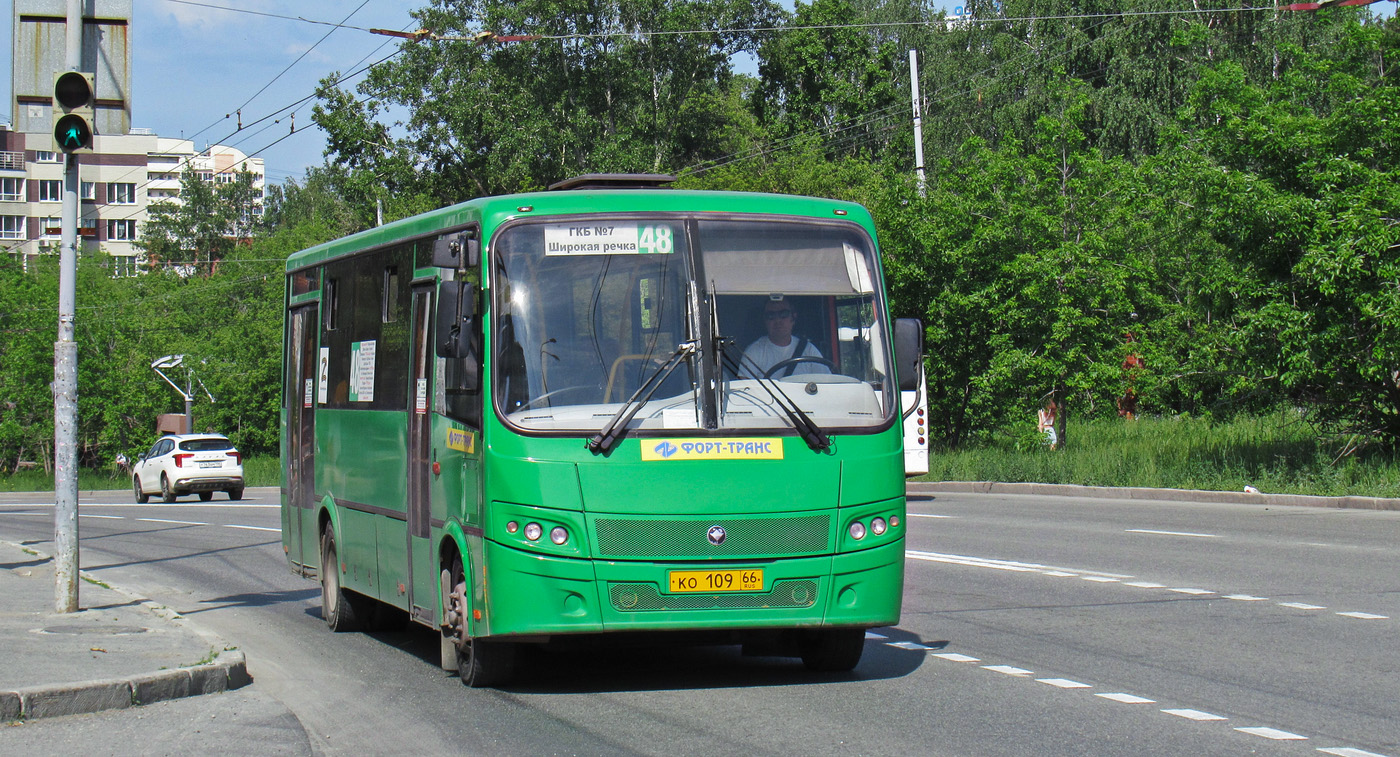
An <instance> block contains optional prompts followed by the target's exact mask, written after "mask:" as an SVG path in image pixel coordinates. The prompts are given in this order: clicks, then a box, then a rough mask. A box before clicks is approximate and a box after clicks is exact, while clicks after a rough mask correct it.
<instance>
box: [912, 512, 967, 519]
mask: <svg viewBox="0 0 1400 757" xmlns="http://www.w3.org/2000/svg"><path fill="white" fill-rule="evenodd" d="M905 515H908V516H909V517H911V518H956V517H958V516H956V515H929V514H927V513H905Z"/></svg>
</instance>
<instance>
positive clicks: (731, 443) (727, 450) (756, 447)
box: [642, 437, 783, 461]
mask: <svg viewBox="0 0 1400 757" xmlns="http://www.w3.org/2000/svg"><path fill="white" fill-rule="evenodd" d="M642 459H643V460H648V461H650V460H782V459H783V440H782V439H774V438H771V437H769V438H763V439H655V440H648V441H646V442H644V443H643V444H642Z"/></svg>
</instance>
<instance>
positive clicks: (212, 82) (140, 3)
mask: <svg viewBox="0 0 1400 757" xmlns="http://www.w3.org/2000/svg"><path fill="white" fill-rule="evenodd" d="M197 1H199V2H207V3H208V4H210V5H221V6H228V7H238V8H242V9H246V10H251V11H261V12H265V13H273V14H277V15H281V16H301V17H304V18H308V19H312V20H315V21H328V22H334V23H340V22H342V21H343V22H344V23H345V24H348V25H352V26H361V27H366V28H381V29H403V28H405V27H407V26H409V25H410V24H412V23H413V19H412V18H411V17H410V16H409V11H410V10H411V9H415V8H419V7H422V6H424V5H426V0H321V1H320V2H308V1H307V0H197ZM362 3H363V7H361V4H362ZM132 6H133V7H132V15H133V16H134V18H133V21H132V28H131V37H132V86H131V88H132V126H135V127H143V128H147V129H151V130H152V131H154V132H155V133H157V134H159V135H161V136H166V137H185V138H188V139H194V140H195V146H196V147H197V148H203V147H204V146H205V145H207V144H213V143H222V144H228V145H233V146H234V147H237V148H238V149H240V150H243V151H244V152H247V153H252V152H256V151H258V150H259V149H261V148H263V147H264V146H266V145H268V144H270V143H271V142H273V141H274V140H276V139H277V138H278V137H281V136H283V135H286V134H287V133H288V132H289V130H290V125H291V119H290V118H289V117H288V114H287V113H283V114H281V115H280V116H276V117H277V118H280V119H281V122H280V123H278V124H275V125H272V124H271V121H270V120H269V121H267V122H264V123H261V124H258V125H257V126H253V127H249V128H245V129H244V131H243V132H242V133H238V131H237V119H236V118H228V119H225V118H224V116H225V115H226V114H229V113H232V112H233V111H234V110H235V109H237V108H239V107H240V106H242V111H243V124H244V125H245V126H247V125H248V124H251V123H253V122H254V121H257V120H258V119H260V118H262V117H264V116H267V115H269V114H271V113H273V112H275V111H278V110H280V109H282V108H283V107H285V106H287V105H291V104H292V103H294V102H296V101H297V100H300V99H301V98H303V97H306V96H307V95H310V94H312V93H313V92H314V91H315V89H316V84H317V82H319V81H320V80H321V79H322V78H323V77H325V76H327V75H328V74H330V73H331V72H333V71H340V72H342V73H348V72H349V71H351V70H354V69H356V68H359V67H360V65H362V64H361V63H360V61H362V60H365V59H366V58H367V56H370V55H373V56H374V57H373V58H369V60H377V59H378V58H382V57H383V56H385V55H387V54H389V53H390V52H392V51H393V50H394V49H395V45H396V44H397V41H395V40H392V39H391V38H389V37H382V36H378V35H372V34H368V33H366V32H361V31H355V30H351V29H333V28H332V27H330V26H323V25H318V24H309V23H305V22H301V21H295V20H287V19H282V18H269V17H266V16H257V15H252V14H249V13H237V12H231V11H225V10H218V9H214V8H208V7H201V6H196V5H190V4H181V3H175V2H170V0H133V2H132ZM357 8H358V10H357ZM3 13H4V16H3V19H0V25H2V26H0V35H3V39H4V40H5V46H6V48H9V46H10V24H11V19H12V18H13V16H14V11H13V5H12V4H11V3H8V2H7V3H5V10H4V12H3ZM352 13H353V15H351V14H352ZM346 16H349V19H348V20H346ZM414 28H416V27H414ZM327 32H330V36H328V37H327V36H326V34H327ZM322 37H325V40H324V41H322ZM386 42H387V44H385V43H386ZM381 45H383V47H381ZM376 50H377V53H376ZM303 55H304V56H305V57H301V56H303ZM299 57H301V60H299V61H298V60H297V59H298V58H299ZM4 62H5V69H4V77H3V81H0V86H3V88H4V100H3V103H4V104H3V105H0V119H3V120H6V121H9V120H10V113H9V110H10V107H11V102H10V98H11V94H10V56H9V55H5V56H4ZM294 62H295V63H294ZM289 66H290V68H289ZM284 69H285V73H284ZM279 74H280V77H279ZM274 79H275V81H274ZM264 86H266V87H267V88H266V90H264V91H262V92H261V93H260V94H259V90H262V89H263V87H264ZM245 103H246V105H245ZM312 104H313V103H312V102H308V103H306V104H304V105H301V106H299V107H297V108H296V110H295V111H294V112H295V114H296V117H295V120H296V125H297V133H296V134H295V135H292V136H290V137H287V138H286V139H284V140H282V141H281V142H278V143H277V144H276V145H274V146H272V147H270V148H268V149H267V150H265V151H263V152H261V153H259V155H260V157H262V158H263V159H264V160H265V161H266V168H267V175H268V180H269V181H272V182H281V181H282V180H284V179H286V178H288V177H300V176H301V175H303V174H304V173H305V170H306V168H307V167H309V166H313V165H320V163H321V161H322V157H321V151H322V150H323V149H324V147H325V140H324V138H323V136H322V135H321V133H320V132H319V131H318V130H317V129H316V128H315V127H314V126H312V124H311V106H312ZM264 127H265V128H266V130H264V131H259V130H260V129H263V128H264ZM303 128H305V131H304V132H303V131H302V129H303Z"/></svg>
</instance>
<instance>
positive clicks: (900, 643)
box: [886, 641, 934, 649]
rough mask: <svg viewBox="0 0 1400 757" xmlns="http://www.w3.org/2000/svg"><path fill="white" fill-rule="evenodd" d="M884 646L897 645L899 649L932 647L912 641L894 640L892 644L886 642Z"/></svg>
mask: <svg viewBox="0 0 1400 757" xmlns="http://www.w3.org/2000/svg"><path fill="white" fill-rule="evenodd" d="M886 646H890V647H899V648H900V649H934V647H929V646H924V645H923V644H919V643H916V642H913V641H896V642H894V643H892V644H887V645H886Z"/></svg>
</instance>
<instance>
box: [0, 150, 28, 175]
mask: <svg viewBox="0 0 1400 757" xmlns="http://www.w3.org/2000/svg"><path fill="white" fill-rule="evenodd" d="M23 170H24V153H22V152H0V171H23Z"/></svg>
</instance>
